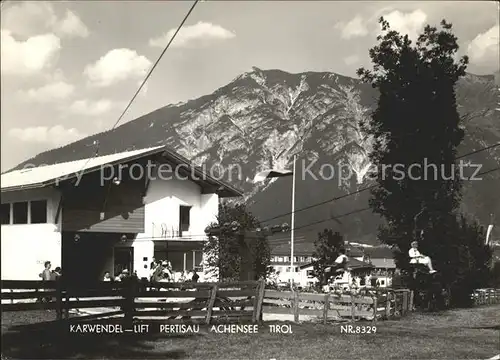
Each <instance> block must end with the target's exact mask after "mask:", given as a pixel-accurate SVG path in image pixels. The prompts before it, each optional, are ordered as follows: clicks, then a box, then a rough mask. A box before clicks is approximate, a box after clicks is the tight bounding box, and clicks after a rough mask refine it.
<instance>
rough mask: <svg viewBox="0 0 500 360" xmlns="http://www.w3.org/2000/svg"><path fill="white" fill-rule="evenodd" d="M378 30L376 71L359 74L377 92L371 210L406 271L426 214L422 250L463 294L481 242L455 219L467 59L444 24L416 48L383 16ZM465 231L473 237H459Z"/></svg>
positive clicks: (370, 128) (428, 30)
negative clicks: (459, 99) (461, 88)
mask: <svg viewBox="0 0 500 360" xmlns="http://www.w3.org/2000/svg"><path fill="white" fill-rule="evenodd" d="M380 24H381V26H382V34H381V35H380V36H378V37H377V41H378V42H379V43H378V45H376V46H375V47H373V48H372V49H370V51H369V54H370V58H371V60H372V62H373V64H374V65H373V70H371V71H369V70H365V69H363V68H361V69H359V70H358V75H359V76H360V77H361V78H362V79H363V80H364V81H367V82H370V83H371V84H372V86H373V87H375V88H377V89H378V90H379V92H380V96H379V99H378V106H377V109H376V110H375V111H374V113H373V114H372V118H371V120H370V122H369V123H368V125H367V126H366V128H365V131H367V133H368V134H369V135H372V136H373V138H374V144H373V150H372V152H371V154H370V158H371V160H372V162H373V163H374V164H375V165H376V166H377V170H376V171H375V175H376V182H377V185H378V186H377V187H375V188H374V189H373V191H372V199H371V200H370V206H371V207H372V209H373V211H374V212H375V213H377V214H380V215H382V217H383V218H384V219H385V224H384V225H383V226H381V228H380V231H379V238H380V239H381V240H382V241H383V242H385V243H387V244H389V245H391V246H392V247H393V249H394V250H395V259H396V263H397V265H398V267H400V268H408V266H409V259H408V255H407V254H408V249H409V248H410V243H411V241H413V240H415V234H416V235H418V233H417V231H415V227H416V226H418V227H421V226H422V225H421V224H416V220H415V218H416V215H417V214H419V213H421V212H422V210H424V209H425V213H426V216H425V219H426V221H425V224H424V226H423V227H424V229H422V230H424V231H423V237H422V238H420V237H418V238H417V239H418V240H419V248H420V250H421V251H422V253H425V254H427V255H429V256H431V258H432V259H433V264H434V265H435V267H436V268H437V269H438V271H439V272H440V273H441V275H442V279H443V282H444V283H445V284H446V286H449V287H451V288H455V289H458V288H460V286H461V285H465V282H466V280H465V277H460V278H459V277H457V276H456V274H457V272H458V271H459V269H462V270H463V266H464V263H463V261H462V259H461V256H462V254H463V253H464V252H465V253H468V254H469V255H467V256H465V257H466V258H470V257H469V256H472V253H471V251H472V249H471V248H470V247H471V246H472V245H471V243H468V240H467V239H470V241H472V242H473V241H476V240H477V236H478V234H477V231H478V229H476V228H475V227H474V226H475V225H464V223H463V221H462V222H460V221H457V209H458V206H459V203H460V198H461V181H460V180H461V179H460V168H459V167H458V166H457V165H456V161H455V158H456V155H457V146H458V145H459V144H460V143H461V141H462V139H463V137H464V131H463V130H462V129H461V127H460V116H459V114H458V112H457V105H456V97H455V88H454V87H455V84H456V82H457V81H458V80H459V78H460V77H462V76H464V75H465V70H466V67H467V63H468V58H467V57H466V56H464V57H462V58H461V59H459V60H458V61H455V55H456V52H457V50H458V42H457V38H456V37H455V36H454V34H453V33H452V25H451V24H449V23H447V22H446V21H445V20H443V21H442V22H441V29H440V30H438V29H437V28H436V27H431V26H429V25H427V26H426V27H425V28H424V31H423V33H422V34H421V35H420V36H419V37H418V40H417V41H416V43H415V44H414V45H413V44H412V42H411V41H410V40H409V38H408V36H407V35H405V36H402V35H401V34H399V33H398V32H397V31H394V30H391V29H390V25H389V23H388V22H387V21H385V20H384V19H383V18H381V19H380ZM410 166H412V168H410ZM410 170H411V173H410ZM419 222H421V220H419ZM464 227H466V228H467V231H469V235H467V236H468V237H464V236H465V235H464V236H462V235H460V234H458V233H457V231H458V229H462V230H464ZM474 232H476V233H474ZM472 233H474V235H473V234H472ZM476 255H477V254H476ZM478 256H479V255H478ZM452 296H453V294H452Z"/></svg>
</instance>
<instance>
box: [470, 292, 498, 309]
mask: <svg viewBox="0 0 500 360" xmlns="http://www.w3.org/2000/svg"><path fill="white" fill-rule="evenodd" d="M472 299H473V301H474V305H476V306H479V305H493V304H500V289H477V290H474V292H473V293H472Z"/></svg>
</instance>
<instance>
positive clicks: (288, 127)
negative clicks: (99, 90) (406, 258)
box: [16, 68, 500, 242]
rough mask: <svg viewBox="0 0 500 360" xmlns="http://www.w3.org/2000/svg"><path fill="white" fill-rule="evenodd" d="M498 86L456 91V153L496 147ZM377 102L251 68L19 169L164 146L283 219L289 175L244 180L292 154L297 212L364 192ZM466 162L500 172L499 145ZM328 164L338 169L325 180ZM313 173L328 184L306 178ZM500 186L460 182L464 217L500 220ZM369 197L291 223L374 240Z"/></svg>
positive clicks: (317, 79)
mask: <svg viewBox="0 0 500 360" xmlns="http://www.w3.org/2000/svg"><path fill="white" fill-rule="evenodd" d="M496 81H498V80H495V77H494V76H475V75H467V76H466V77H465V78H463V79H462V80H461V81H460V83H459V84H458V87H457V93H458V99H459V101H458V103H459V110H460V112H461V114H462V115H463V117H464V122H463V125H464V127H465V128H466V134H467V135H466V139H465V140H464V142H463V143H462V145H461V148H460V150H459V153H460V154H465V153H469V152H472V151H475V150H477V149H480V148H482V147H484V146H487V145H491V144H495V143H498V142H500V121H499V118H500V111H496V110H495V108H497V107H499V105H498V102H499V96H498V95H499V91H498V83H496ZM376 97H377V92H376V90H374V89H372V88H371V86H369V85H367V84H363V83H360V81H359V80H356V79H353V78H349V77H345V76H341V75H337V74H334V73H327V72H305V73H301V74H290V73H287V72H284V71H280V70H266V71H264V70H261V69H258V68H253V69H252V71H251V72H248V73H244V74H242V75H240V76H238V77H237V78H236V79H234V80H233V81H232V82H231V83H229V84H228V85H226V86H224V87H222V88H220V89H218V90H216V91H215V92H213V93H212V94H210V95H206V96H203V97H200V98H198V99H195V100H191V101H188V102H186V103H181V104H175V105H168V106H165V107H163V108H160V109H158V110H156V111H153V112H151V113H149V114H146V115H144V116H142V117H140V118H138V119H136V120H134V121H131V122H128V123H126V124H123V125H122V126H119V127H118V128H116V129H114V130H113V131H108V132H104V133H100V134H96V135H93V136H90V137H87V138H85V139H82V140H80V141H77V142H75V143H72V144H69V145H67V146H64V147H61V148H58V149H54V150H51V151H47V152H44V153H41V154H39V155H37V156H35V157H34V158H32V159H29V160H28V161H26V162H25V163H28V162H29V163H34V164H42V163H45V164H52V163H57V162H63V161H69V160H75V159H79V158H86V157H90V156H93V155H94V152H95V146H93V145H92V144H93V143H94V141H96V140H98V141H99V143H100V151H99V152H100V154H101V155H105V154H110V153H114V152H119V151H124V150H129V149H134V148H143V147H150V146H155V145H160V144H165V145H168V146H169V147H171V148H174V149H176V150H177V151H178V152H179V153H180V154H182V155H184V156H185V157H187V158H189V159H191V160H192V161H193V162H194V163H196V164H198V165H201V164H205V165H206V166H207V167H210V166H212V165H213V164H215V163H218V164H221V165H222V167H221V168H223V169H226V171H227V172H226V173H225V175H224V178H225V179H226V181H229V182H231V183H232V184H233V185H235V186H237V187H239V188H241V189H243V190H244V191H245V193H246V200H247V201H248V202H249V203H250V204H251V208H252V210H253V211H254V212H255V213H256V214H257V215H258V216H259V218H261V219H262V220H267V219H270V218H275V217H277V215H280V214H283V213H288V212H290V208H291V178H289V177H288V178H280V179H278V180H276V181H271V182H270V183H265V184H257V185H256V184H253V182H252V179H253V177H254V175H255V173H256V171H258V170H261V169H267V168H269V167H290V166H291V162H292V158H293V155H294V154H298V157H299V160H298V162H297V166H298V168H297V170H300V171H298V173H299V174H300V173H304V171H303V170H304V169H305V168H308V167H310V169H311V172H306V176H305V177H302V176H299V178H298V179H297V180H298V181H297V191H296V194H297V195H296V208H297V209H301V208H303V207H306V206H309V205H312V204H315V203H318V202H324V201H325V200H328V199H330V198H334V197H339V196H343V195H345V194H347V193H349V192H352V191H356V190H360V189H362V188H364V187H367V186H369V185H370V183H369V181H368V180H367V179H366V172H367V170H368V167H369V165H370V162H369V160H368V152H369V150H370V139H368V138H366V137H365V136H364V135H363V133H362V132H361V129H360V123H361V122H363V121H364V120H366V119H367V118H368V117H369V115H370V111H371V110H372V109H373V108H374V106H375V105H376ZM465 159H467V160H470V161H472V162H474V163H479V164H483V170H488V169H493V168H496V167H498V166H499V165H500V148H498V147H497V148H495V149H492V150H490V151H484V152H480V153H477V154H475V155H472V156H469V157H467V158H465ZM325 164H326V165H325ZM22 166H23V164H20V165H19V166H17V167H16V168H21V167H22ZM237 167H240V168H241V173H240V174H238V172H239V171H238V169H237ZM332 167H333V169H334V170H335V172H336V173H335V174H334V175H335V176H334V177H333V179H331V177H332V174H331V170H332ZM231 169H232V171H231V172H228V171H229V170H231ZM339 171H340V174H342V175H340V174H339ZM311 173H312V174H313V175H311ZM321 173H322V174H323V176H324V177H326V178H327V179H329V180H321V179H319V180H315V179H314V176H318V175H319V174H321ZM238 175H240V176H238ZM499 185H500V171H497V172H493V173H490V174H488V175H486V176H485V177H484V180H482V181H469V182H467V183H466V184H465V186H464V201H463V207H464V210H465V211H467V213H469V214H471V215H472V216H474V217H476V218H478V219H479V220H480V221H482V222H488V221H489V220H490V214H492V213H495V212H496V213H497V216H500V191H498V189H500V186H499ZM368 198H369V192H368V191H363V192H360V193H359V194H356V195H353V196H349V197H346V198H343V199H340V200H338V201H335V202H331V203H327V204H324V205H322V206H317V207H313V208H311V209H308V210H305V211H300V212H298V213H297V215H296V226H297V227H301V228H302V229H304V230H310V229H311V226H307V225H308V224H313V223H314V225H312V227H318V228H324V227H333V228H335V229H337V230H339V231H342V232H344V233H346V234H349V237H350V239H352V241H355V238H364V239H366V241H368V242H372V240H373V239H372V238H373V237H374V234H375V231H376V227H377V225H378V224H379V221H380V219H378V218H377V217H376V216H375V215H374V214H372V213H371V211H369V210H365V211H359V212H357V210H359V209H363V208H366V207H367V204H368V203H367V200H368ZM353 211H356V212H354V213H353V214H351V215H346V216H343V217H341V218H339V219H337V220H330V221H323V220H326V219H331V218H332V217H338V216H339V215H342V214H346V213H350V212H353ZM283 222H288V223H290V215H286V216H283V217H280V218H276V219H273V220H271V221H269V222H267V224H273V223H283ZM299 231H300V230H299ZM370 239H372V240H370Z"/></svg>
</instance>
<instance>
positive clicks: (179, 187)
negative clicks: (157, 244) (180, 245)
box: [144, 179, 219, 240]
mask: <svg viewBox="0 0 500 360" xmlns="http://www.w3.org/2000/svg"><path fill="white" fill-rule="evenodd" d="M144 203H145V222H146V224H145V234H147V235H148V236H161V229H162V226H163V227H166V229H167V232H168V234H169V236H171V235H173V234H175V233H176V232H177V230H178V228H179V207H180V206H181V205H184V206H191V212H190V229H189V232H185V235H186V236H191V237H193V238H198V239H197V240H200V239H203V238H205V228H206V227H207V226H208V225H209V224H210V223H211V222H213V221H215V220H216V215H217V213H218V203H219V197H218V195H217V194H203V195H202V194H201V188H200V187H199V186H198V185H197V184H196V183H194V182H192V181H189V180H178V179H171V180H160V179H155V180H152V181H151V183H150V184H149V188H148V191H147V194H146V197H145V199H144Z"/></svg>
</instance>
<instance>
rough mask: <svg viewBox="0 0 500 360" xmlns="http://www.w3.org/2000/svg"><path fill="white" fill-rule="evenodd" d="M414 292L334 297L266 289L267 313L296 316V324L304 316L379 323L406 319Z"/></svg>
mask: <svg viewBox="0 0 500 360" xmlns="http://www.w3.org/2000/svg"><path fill="white" fill-rule="evenodd" d="M412 295H413V294H412V292H411V291H410V290H408V289H400V290H392V289H385V290H382V291H379V290H376V291H372V292H369V293H368V294H366V295H335V294H313V293H300V292H297V291H294V292H292V291H274V290H266V291H265V294H264V301H263V303H264V304H263V312H264V314H280V315H293V321H295V322H298V321H300V320H301V316H302V317H313V318H320V319H322V320H323V323H325V324H326V322H327V321H328V320H341V319H346V318H347V319H350V320H352V321H354V320H356V319H366V320H372V321H377V320H378V319H387V318H393V317H401V316H405V315H406V314H407V313H408V312H409V311H410V310H411V309H412V308H413V305H412V302H413V297H412Z"/></svg>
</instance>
